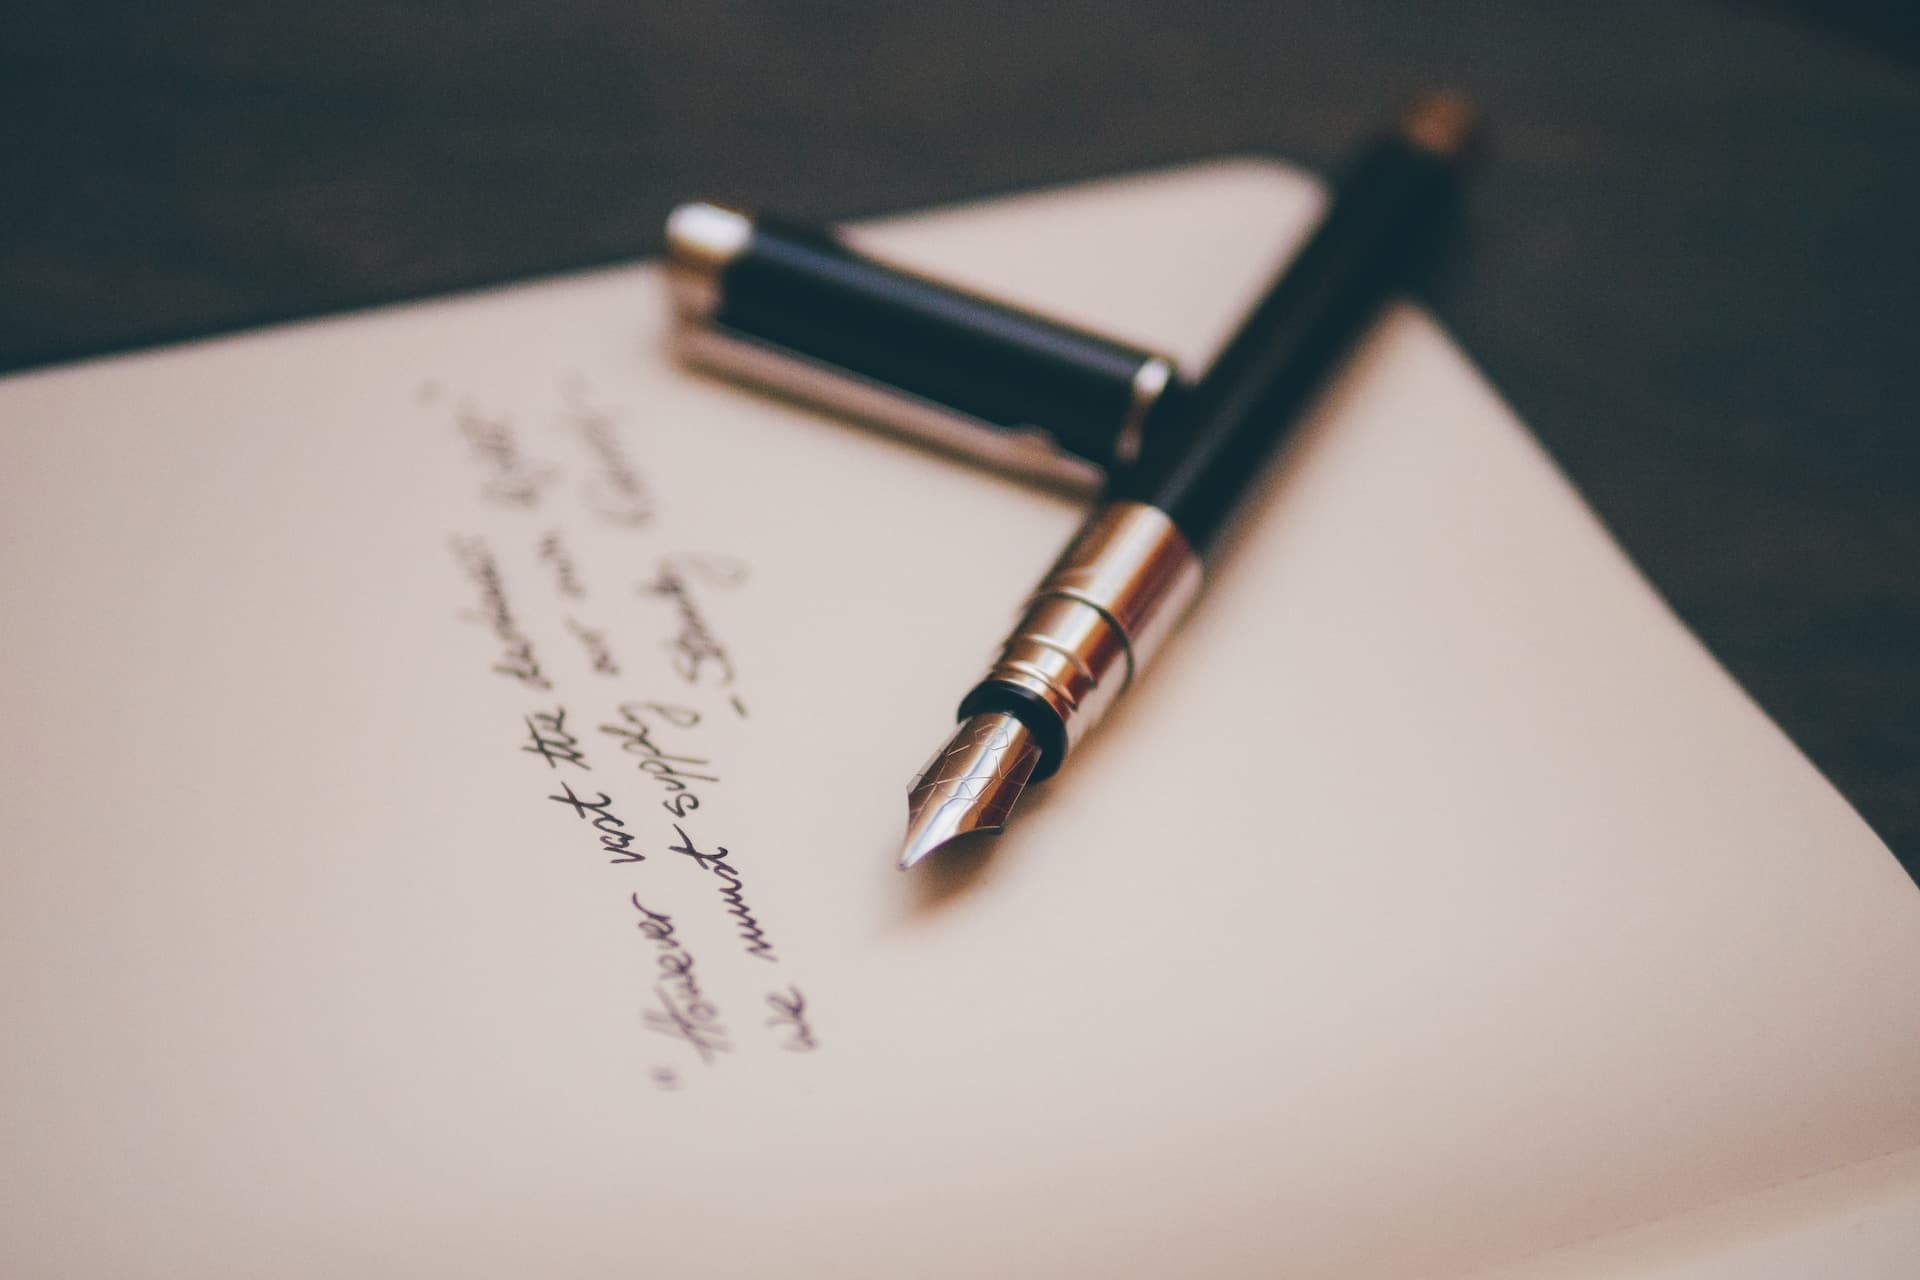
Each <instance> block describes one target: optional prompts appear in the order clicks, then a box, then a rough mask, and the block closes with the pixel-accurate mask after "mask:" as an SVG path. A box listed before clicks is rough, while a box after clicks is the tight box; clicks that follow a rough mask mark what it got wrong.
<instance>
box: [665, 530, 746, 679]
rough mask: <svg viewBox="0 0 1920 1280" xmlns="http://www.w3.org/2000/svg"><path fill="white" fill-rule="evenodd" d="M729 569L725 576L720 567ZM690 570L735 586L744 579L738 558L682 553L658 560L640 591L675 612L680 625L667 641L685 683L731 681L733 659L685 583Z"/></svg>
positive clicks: (678, 671)
mask: <svg viewBox="0 0 1920 1280" xmlns="http://www.w3.org/2000/svg"><path fill="white" fill-rule="evenodd" d="M716 565H719V566H721V569H725V570H727V571H730V572H731V573H732V574H733V576H732V577H730V578H729V577H726V575H725V574H723V573H722V571H721V569H716V568H715V566H716ZM683 570H692V571H693V572H694V573H695V574H696V575H697V576H701V577H706V578H708V579H709V580H721V581H723V582H724V585H738V583H739V582H741V581H743V580H744V579H745V574H746V567H745V566H744V565H741V564H740V563H739V562H738V561H732V560H726V559H724V558H722V557H714V556H685V557H680V558H679V559H677V560H662V561H661V562H660V565H659V568H657V569H656V570H655V571H654V575H653V580H652V581H651V582H647V583H644V584H642V586H641V588H640V589H641V591H643V592H644V593H646V594H648V595H655V596H662V597H664V598H666V599H668V600H671V601H672V602H673V606H674V610H675V612H676V613H677V614H678V615H679V620H680V627H679V630H678V631H676V632H675V633H674V637H673V639H672V640H670V641H669V642H668V643H667V650H668V652H669V653H670V654H671V655H672V664H673V669H674V672H675V674H677V675H678V676H679V677H680V678H681V679H682V680H684V681H686V682H687V683H688V684H694V685H697V684H720V685H731V684H732V683H733V659H732V658H731V657H730V656H728V654H727V649H726V646H725V645H724V644H722V643H721V642H720V639H719V637H718V636H716V635H715V634H714V631H713V627H712V625H711V624H709V623H708V621H707V618H706V615H705V614H703V613H702V612H701V611H700V606H699V603H698V602H697V601H695V600H694V598H693V591H692V587H691V586H690V584H689V583H688V580H687V578H688V575H687V572H684V571H683Z"/></svg>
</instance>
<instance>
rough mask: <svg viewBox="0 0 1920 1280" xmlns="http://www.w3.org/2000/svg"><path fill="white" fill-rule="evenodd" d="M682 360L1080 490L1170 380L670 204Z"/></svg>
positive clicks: (715, 214)
mask: <svg viewBox="0 0 1920 1280" xmlns="http://www.w3.org/2000/svg"><path fill="white" fill-rule="evenodd" d="M667 250H668V263H667V265H668V277H669V282H670V285H671V288H672V291H673V297H674V304H675V311H676V314H677V318H678V322H679V323H678V326H677V329H676V342H677V345H678V346H679V348H680V350H681V353H682V354H683V355H684V356H685V357H686V358H687V359H688V360H690V361H691V362H693V363H696V364H699V365H702V366H705V367H708V368H712V369H715V370H718V371H720V372H724V373H728V374H731V375H733V376H736V377H740V378H743V379H745V380H748V381H751V382H755V383H758V384H760V385H763V386H767V387H770V388H772V389H774V390H778V391H782V392H785V393H786V394H788V395H792V396H794V397H796V398H798V399H802V400H806V401H810V402H812V403H815V404H821V405H825V406H827V407H830V408H832V409H834V410H836V411H839V412H842V413H850V414H852V415H854V416H856V417H859V418H862V419H865V420H868V421H870V422H873V423H876V424H878V425H880V426H883V427H887V428H890V429H892V430H895V431H898V432H901V433H904V434H907V435H910V436H912V437H914V438H916V439H919V440H921V441H924V442H927V443H931V444H933V445H935V446H937V447H939V448H942V449H944V450H947V451H950V452H954V453H959V454H962V455H964V456H967V457H969V458H973V459H975V460H978V461H982V462H985V463H987V464H989V465H991V466H994V467H996V468H998V469H1001V470H1005V471H1008V472H1012V473H1015V474H1019V475H1024V476H1029V477H1036V478H1041V479H1045V480H1048V481H1051V482H1054V483H1057V484H1061V485H1064V486H1068V487H1074V488H1081V489H1092V488H1094V487H1096V486H1098V484H1099V483H1100V481H1101V478H1102V476H1103V474H1104V473H1105V472H1106V471H1108V470H1109V469H1111V468H1113V467H1115V466H1118V465H1124V464H1126V463H1128V462H1130V461H1132V459H1133V458H1134V457H1135V456H1137V454H1138V452H1139V448H1140V429H1141V426H1142V424H1143V422H1144V421H1145V419H1146V416H1147V413H1148V411H1149V410H1150V409H1151V408H1152V407H1153V405H1154V403H1155V402H1156V401H1157V400H1158V399H1159V398H1160V396H1161V394H1162V393H1163V392H1164V391H1165V390H1166V389H1167V387H1168V385H1169V384H1170V383H1171V382H1172V381H1173V375H1174V369H1173V364H1172V362H1171V361H1170V360H1168V359H1167V358H1166V357H1163V356H1161V355H1158V354H1156V353H1154V352H1151V351H1144V350H1140V349H1138V348H1135V347H1129V346H1126V345H1124V344H1122V343H1118V342H1114V341H1113V340H1111V339H1109V338H1103V337H1101V336H1099V335H1097V334H1093V333H1088V332H1086V331H1084V330H1081V329H1076V328H1073V327H1071V326H1069V325H1064V324H1061V323H1059V322H1058V321H1054V320H1049V319H1047V318H1045V317H1043V316H1039V315H1035V314H1033V313H1031V312H1028V311H1024V310H1021V309H1020V308H1017V307H1013V306H1009V305H1007V304H1005V303H1001V302H997V301H994V300H992V299H990V298H985V297H981V296H979V295H977V294H972V293H968V292H966V291H964V290H961V289H957V288H955V287H953V286H951V285H948V284H944V283H942V282H940V281H937V280H933V279H930V278H928V277H926V276H922V275H917V274H914V273H911V272H907V271H903V270H900V269H898V268H896V267H893V266H889V265H887V264H885V263H882V262H878V261H876V260H874V259H873V258H871V257H868V256H866V255H865V254H862V253H860V252H858V251H857V250H855V249H853V248H852V247H851V246H849V245H847V244H846V243H845V242H843V241H842V240H840V239H839V238H838V237H837V236H834V235H833V234H831V233H828V232H822V231H817V230H812V229H808V228H802V227H798V226H794V225H791V224H787V223H783V222H779V221H776V220H772V219H767V218H755V217H749V216H748V215H746V214H743V213H739V212H737V211H734V210H731V209H726V208H722V207H721V206H718V205H711V204H690V205H683V206H681V207H680V208H678V209H676V210H675V211H674V212H673V214H672V215H671V216H670V217H669V218H668V220H667Z"/></svg>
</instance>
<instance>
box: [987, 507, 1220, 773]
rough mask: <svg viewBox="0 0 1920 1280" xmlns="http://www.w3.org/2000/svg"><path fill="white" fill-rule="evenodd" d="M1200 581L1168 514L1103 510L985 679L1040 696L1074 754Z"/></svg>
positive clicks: (1030, 606) (1046, 583) (1196, 562)
mask: <svg viewBox="0 0 1920 1280" xmlns="http://www.w3.org/2000/svg"><path fill="white" fill-rule="evenodd" d="M1203 577H1204V575H1203V572H1202V569H1201V565H1200V558H1199V557H1198V556H1196V555H1195V554H1194V553H1193V549H1192V548H1191V547H1190V546H1188V545H1187V540H1186V538H1185V537H1184V536H1183V535H1182V534H1181V532H1180V530H1179V529H1178V528H1176V527H1175V526H1174V523H1173V521H1172V520H1170V519H1168V518H1167V515H1166V513H1165V512H1163V511H1161V510H1159V509H1158V508H1156V507H1150V506H1147V505H1146V504H1145V503H1139V502H1117V503H1112V504H1110V505H1108V506H1105V507H1102V508H1101V509H1100V510H1099V511H1097V512H1095V513H1094V515H1093V518H1092V519H1091V520H1089V521H1088V522H1087V524H1086V525H1085V526H1084V527H1083V528H1082V529H1081V530H1080V533H1079V535H1078V536H1077V537H1076V538H1074V540H1073V543H1072V545H1071V546H1069V547H1068V548H1067V550H1066V553H1065V554H1064V555H1062V556H1061V557H1060V559H1059V561H1058V562H1056V563H1055V565H1054V566H1053V569H1052V570H1051V571H1050V572H1049V573H1048V574H1047V576H1046V577H1045V578H1044V579H1043V580H1042V581H1041V583H1040V586H1039V587H1038V589H1036V590H1035V591H1034V593H1033V595H1032V597H1031V598H1029V600H1028V601H1027V605H1026V610H1025V612H1024V614H1023V615H1022V617H1021V619H1020V624H1019V625H1018V626H1017V627H1015V628H1014V629H1013V633H1012V634H1011V635H1009V636H1008V637H1007V640H1006V643H1005V644H1004V645H1003V646H1002V648H1001V651H1000V657H999V659H998V661H996V662H995V663H994V664H993V669H992V670H991V671H989V672H988V673H987V677H986V678H987V679H988V680H990V681H998V682H999V683H1002V684H1009V685H1013V686H1016V687H1018V688H1020V689H1023V690H1026V691H1027V692H1029V693H1031V694H1034V695H1035V696H1037V697H1038V698H1039V699H1040V700H1041V701H1042V702H1044V703H1045V704H1046V705H1047V706H1048V707H1049V708H1050V709H1051V710H1052V711H1053V712H1054V713H1055V714H1056V715H1058V716H1059V717H1060V720H1061V723H1062V724H1063V725H1064V726H1065V729H1066V740H1067V748H1068V750H1069V751H1071V750H1072V748H1073V747H1074V745H1076V744H1077V743H1078V742H1079V741H1080V739H1081V738H1083V737H1084V736H1085V735H1086V732H1087V730H1089V729H1091V728H1092V727H1093V726H1094V725H1095V724H1097V723H1099V721H1100V719H1101V717H1102V716H1104V715H1105V714H1106V711H1107V708H1108V707H1110V706H1112V705H1113V701H1114V699H1115V698H1117V697H1119V695H1120V693H1121V692H1122V691H1123V690H1124V689H1125V688H1126V687H1127V685H1128V683H1129V682H1130V681H1132V679H1133V677H1134V676H1135V675H1136V674H1137V673H1138V672H1140V671H1141V670H1142V669H1144V668H1145V667H1146V665H1147V663H1148V662H1149V661H1150V660H1151V659H1152V657H1153V655H1154V654H1155V653H1157V652H1158V651H1159V649H1160V646H1161V645H1162V644H1163V643H1164V642H1165V640H1166V638H1167V636H1168V634H1170V633H1171V632H1172V630H1173V628H1174V626H1175V624H1176V623H1178V622H1179V620H1180V616H1181V615H1182V614H1184V613H1185V612H1186V611H1187V609H1188V608H1189V607H1190V606H1191V605H1192V604H1193V601H1194V599H1195V598H1196V597H1197V596H1198V595H1199V594H1200V586H1201V582H1202V580H1203ZM1054 763H1056V764H1057V762H1054Z"/></svg>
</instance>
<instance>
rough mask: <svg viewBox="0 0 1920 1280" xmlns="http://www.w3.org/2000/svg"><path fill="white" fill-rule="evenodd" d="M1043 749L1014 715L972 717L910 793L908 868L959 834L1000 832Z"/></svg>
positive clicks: (904, 854) (903, 856)
mask: <svg viewBox="0 0 1920 1280" xmlns="http://www.w3.org/2000/svg"><path fill="white" fill-rule="evenodd" d="M1039 763H1040V745H1039V744H1038V743H1036V742H1035V741H1034V740H1033V734H1031V733H1030V732H1028V730H1027V726H1025V725H1024V724H1021V723H1020V721H1019V719H1018V718H1017V717H1014V716H1010V715H1006V714H1003V713H1001V712H989V713H986V714H983V715H977V716H973V717H970V718H969V719H967V720H965V721H963V722H962V723H961V725H960V728H959V729H958V730H957V731H956V732H955V733H954V735H953V738H952V739H951V740H950V741H949V742H948V743H947V745H946V746H944V747H942V748H940V750H939V751H938V752H936V753H935V754H934V757H933V759H931V760H929V761H928V762H927V767H926V768H924V769H922V770H921V771H920V776H919V777H917V778H915V779H914V780H913V786H912V787H911V788H910V789H909V790H908V791H907V842H906V847H905V848H903V849H902V850H901V852H900V869H901V870H902V871H904V870H906V869H907V868H908V867H910V866H912V865H913V864H914V863H916V862H918V861H920V859H922V858H924V857H926V856H927V855H928V854H930V853H932V852H933V851H934V850H935V849H938V848H939V847H940V846H941V845H943V844H945V843H947V841H949V840H952V839H953V838H954V837H956V836H963V835H966V834H967V833H968V832H970V831H998V830H1000V829H1001V828H1002V827H1004V826H1005V825H1006V822H1007V815H1008V814H1009V813H1011V812H1013V804H1014V801H1016V800H1018V799H1019V798H1020V793H1021V792H1022V791H1024V790H1026V786H1027V779H1028V778H1030V777H1032V776H1033V767H1034V766H1035V765H1037V764H1039Z"/></svg>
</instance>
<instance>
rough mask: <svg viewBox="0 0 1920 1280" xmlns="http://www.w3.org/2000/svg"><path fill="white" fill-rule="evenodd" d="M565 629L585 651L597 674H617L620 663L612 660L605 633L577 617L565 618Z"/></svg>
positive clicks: (611, 651) (611, 652)
mask: <svg viewBox="0 0 1920 1280" xmlns="http://www.w3.org/2000/svg"><path fill="white" fill-rule="evenodd" d="M567 630H568V631H569V632H571V633H572V634H573V638H574V639H575V640H578V641H579V642H580V647H581V648H583V649H585V650H586V651H587V661H588V662H590V663H591V664H592V665H593V670H594V672H595V674H597V675H603V676H617V675H619V674H620V664H619V663H617V662H615V661H614V660H613V650H612V648H611V647H609V646H608V644H607V633H606V632H604V631H601V630H600V629H599V628H597V627H590V626H588V625H587V624H586V623H584V622H581V621H580V620H579V619H578V618H568V619H567Z"/></svg>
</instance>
